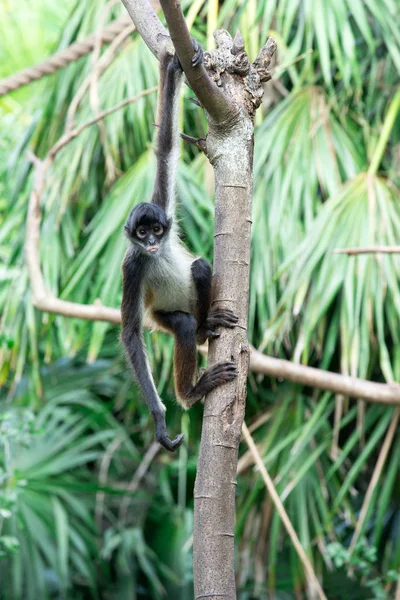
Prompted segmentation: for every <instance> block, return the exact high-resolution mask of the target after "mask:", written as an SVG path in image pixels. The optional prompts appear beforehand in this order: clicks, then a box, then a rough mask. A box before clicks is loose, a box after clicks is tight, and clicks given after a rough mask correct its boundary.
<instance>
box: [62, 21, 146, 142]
mask: <svg viewBox="0 0 400 600" xmlns="http://www.w3.org/2000/svg"><path fill="white" fill-rule="evenodd" d="M134 31H135V27H134V25H133V24H130V25H127V26H126V27H125V29H123V30H122V31H121V32H120V33H119V34H118V35H117V37H116V38H115V39H114V40H113V41H112V43H111V44H110V45H109V47H108V48H107V50H106V51H105V52H104V54H103V55H102V57H101V58H100V59H99V60H98V62H97V66H96V76H97V77H100V75H101V74H102V73H104V71H105V70H106V69H107V68H108V67H109V66H110V65H111V63H112V62H113V60H114V57H115V53H116V52H117V50H118V48H119V47H120V46H121V44H123V43H124V42H125V40H126V38H127V37H129V36H130V35H131V33H133V32H134ZM92 77H93V74H92V73H89V75H88V76H87V77H86V79H84V80H83V82H82V84H81V86H80V87H79V89H78V91H77V92H76V94H75V96H74V98H73V99H72V101H71V104H70V105H69V108H68V112H67V117H66V126H65V131H66V133H68V132H69V131H71V129H73V127H74V119H75V115H76V112H77V110H78V107H79V104H80V103H81V100H82V99H83V97H84V95H85V94H86V91H87V90H88V88H89V86H90V83H91V81H92Z"/></svg>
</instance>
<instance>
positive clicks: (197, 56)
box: [192, 38, 203, 67]
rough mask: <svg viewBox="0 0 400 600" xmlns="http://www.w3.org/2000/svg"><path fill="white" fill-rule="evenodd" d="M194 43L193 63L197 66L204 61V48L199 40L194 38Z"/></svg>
mask: <svg viewBox="0 0 400 600" xmlns="http://www.w3.org/2000/svg"><path fill="white" fill-rule="evenodd" d="M192 43H193V56H192V65H193V67H197V65H200V64H201V63H202V62H203V48H202V47H201V46H200V44H199V42H198V41H197V40H195V39H194V38H192Z"/></svg>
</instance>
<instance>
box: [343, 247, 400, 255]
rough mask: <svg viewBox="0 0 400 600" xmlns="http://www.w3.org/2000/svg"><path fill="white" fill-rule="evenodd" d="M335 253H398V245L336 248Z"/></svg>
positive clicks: (399, 250)
mask: <svg viewBox="0 0 400 600" xmlns="http://www.w3.org/2000/svg"><path fill="white" fill-rule="evenodd" d="M334 252H335V254H348V255H349V256H353V255H356V254H400V246H366V247H365V248H337V249H336V250H335V251H334Z"/></svg>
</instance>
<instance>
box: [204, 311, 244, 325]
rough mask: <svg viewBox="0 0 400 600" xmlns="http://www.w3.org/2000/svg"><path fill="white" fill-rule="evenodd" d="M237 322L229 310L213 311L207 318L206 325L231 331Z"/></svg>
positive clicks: (236, 318)
mask: <svg viewBox="0 0 400 600" xmlns="http://www.w3.org/2000/svg"><path fill="white" fill-rule="evenodd" d="M238 321H239V319H238V317H237V316H236V315H235V313H233V312H232V311H231V310H214V311H212V312H210V313H209V314H208V317H207V325H208V326H209V327H211V328H215V327H228V328H231V329H232V328H233V327H235V325H236V324H237V322H238Z"/></svg>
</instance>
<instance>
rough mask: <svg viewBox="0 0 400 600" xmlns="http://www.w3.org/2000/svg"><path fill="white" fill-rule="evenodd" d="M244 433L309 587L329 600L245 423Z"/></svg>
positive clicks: (322, 597) (319, 595) (322, 599)
mask: <svg viewBox="0 0 400 600" xmlns="http://www.w3.org/2000/svg"><path fill="white" fill-rule="evenodd" d="M242 433H243V437H244V439H245V440H246V444H247V445H248V447H249V450H250V452H251V453H252V455H253V457H254V462H255V463H256V465H257V467H258V469H259V471H260V474H261V477H262V479H263V481H264V483H265V487H266V488H267V490H268V493H269V495H270V497H271V500H272V502H273V503H274V505H275V508H276V510H277V511H278V514H279V516H280V518H281V519H282V523H283V525H284V527H285V529H286V531H287V533H288V535H289V537H290V539H291V540H292V543H293V546H294V548H295V550H296V552H297V554H298V556H299V558H300V560H301V562H302V563H303V566H304V570H305V572H306V575H307V579H308V583H309V585H310V586H311V587H313V588H314V590H315V592H316V593H317V595H318V598H320V600H327V597H326V596H325V594H324V590H323V589H322V587H321V584H320V582H319V580H318V577H317V575H316V574H315V571H314V568H313V566H312V564H311V562H310V560H309V558H308V556H307V554H306V552H305V550H304V548H303V546H302V545H301V542H300V540H299V538H298V536H297V533H296V531H295V530H294V527H293V525H292V523H291V521H290V519H289V516H288V514H287V512H286V510H285V507H284V506H283V503H282V501H281V499H280V497H279V494H278V492H277V491H276V489H275V486H274V484H273V481H272V479H271V477H270V475H269V473H268V471H267V469H266V467H265V465H264V462H263V460H262V458H261V455H260V453H259V451H258V449H257V446H256V445H255V443H254V440H253V438H252V436H251V434H250V432H249V430H248V428H247V426H246V424H245V423H243V426H242Z"/></svg>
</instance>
